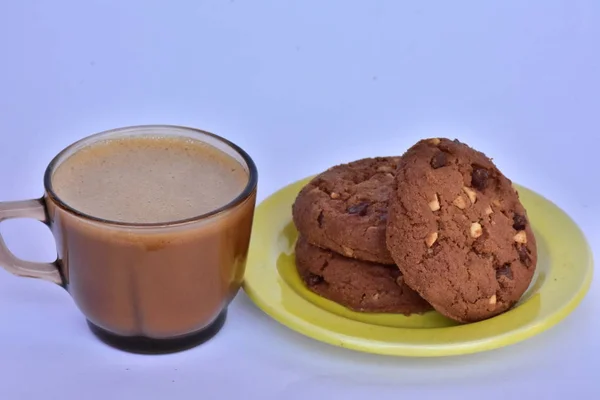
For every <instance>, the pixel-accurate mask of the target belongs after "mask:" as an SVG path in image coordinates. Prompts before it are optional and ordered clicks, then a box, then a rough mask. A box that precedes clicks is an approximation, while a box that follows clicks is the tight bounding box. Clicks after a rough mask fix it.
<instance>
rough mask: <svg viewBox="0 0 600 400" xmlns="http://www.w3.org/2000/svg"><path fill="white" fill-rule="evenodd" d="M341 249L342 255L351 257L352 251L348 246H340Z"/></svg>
mask: <svg viewBox="0 0 600 400" xmlns="http://www.w3.org/2000/svg"><path fill="white" fill-rule="evenodd" d="M342 250H343V251H344V255H345V256H347V257H352V256H353V255H354V251H352V249H351V248H350V247H346V246H342Z"/></svg>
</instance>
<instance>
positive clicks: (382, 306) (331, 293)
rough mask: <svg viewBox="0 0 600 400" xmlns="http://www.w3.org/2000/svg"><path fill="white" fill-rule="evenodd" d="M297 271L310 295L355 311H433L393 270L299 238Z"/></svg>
mask: <svg viewBox="0 0 600 400" xmlns="http://www.w3.org/2000/svg"><path fill="white" fill-rule="evenodd" d="M296 267H297V269H298V273H299V274H300V277H301V278H302V280H303V281H304V283H305V284H306V286H307V287H308V288H309V289H310V290H311V291H313V292H315V293H317V294H318V295H320V296H322V297H325V298H327V299H330V300H332V301H335V302H336V303H339V304H341V305H343V306H345V307H347V308H349V309H351V310H354V311H361V312H380V313H401V314H406V315H409V314H412V313H422V312H425V311H428V310H431V309H432V308H431V306H430V305H429V304H428V303H427V302H426V301H425V300H423V299H422V298H421V296H419V295H418V294H417V293H416V292H415V291H413V290H412V289H410V288H409V287H408V286H406V285H405V284H404V281H403V279H402V274H401V273H400V271H399V270H398V268H396V267H395V266H393V265H383V264H375V263H371V262H368V261H360V260H356V259H353V258H347V257H344V256H341V255H339V254H337V253H335V252H333V251H331V250H324V249H321V248H319V247H317V246H313V245H311V244H309V243H308V241H307V240H306V239H305V238H304V237H302V236H300V237H299V238H298V241H297V243H296Z"/></svg>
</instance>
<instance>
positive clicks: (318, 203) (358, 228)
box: [292, 157, 399, 264]
mask: <svg viewBox="0 0 600 400" xmlns="http://www.w3.org/2000/svg"><path fill="white" fill-rule="evenodd" d="M398 161H399V157H376V158H365V159H361V160H357V161H353V162H350V163H347V164H340V165H336V166H334V167H331V168H329V169H328V170H326V171H325V172H323V173H321V174H319V175H317V176H316V177H315V178H313V179H312V180H311V181H310V182H309V183H308V184H307V185H306V186H305V187H303V188H302V190H301V191H300V193H299V194H298V196H297V197H296V200H295V201H294V204H293V206H292V215H293V219H294V224H295V225H296V228H297V229H298V231H299V232H300V233H301V234H302V235H303V236H304V237H306V239H307V240H308V241H309V242H310V243H311V244H313V245H315V246H319V247H322V248H325V249H329V250H333V251H335V252H338V253H340V254H343V255H345V256H346V257H350V258H356V259H359V260H365V261H372V262H376V263H381V264H394V261H393V259H392V257H391V255H390V253H389V251H388V249H387V247H386V244H385V229H386V221H387V216H388V202H389V197H390V195H391V193H392V191H393V185H394V176H395V173H396V166H397V164H398Z"/></svg>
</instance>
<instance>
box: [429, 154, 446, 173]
mask: <svg viewBox="0 0 600 400" xmlns="http://www.w3.org/2000/svg"><path fill="white" fill-rule="evenodd" d="M430 164H431V168H433V169H438V168H441V167H445V166H446V165H447V164H448V156H447V155H446V153H444V152H443V151H440V152H438V153H437V154H436V155H435V156H433V157H432V158H431V163H430Z"/></svg>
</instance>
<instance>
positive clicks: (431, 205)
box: [429, 193, 440, 211]
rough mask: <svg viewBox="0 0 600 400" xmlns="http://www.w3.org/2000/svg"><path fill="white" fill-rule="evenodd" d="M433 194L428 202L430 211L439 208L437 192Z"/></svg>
mask: <svg viewBox="0 0 600 400" xmlns="http://www.w3.org/2000/svg"><path fill="white" fill-rule="evenodd" d="M434 196H435V198H434V199H433V200H431V201H430V202H429V208H430V209H431V211H437V210H439V209H440V199H439V197H438V195H437V193H436V194H435V195H434Z"/></svg>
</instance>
